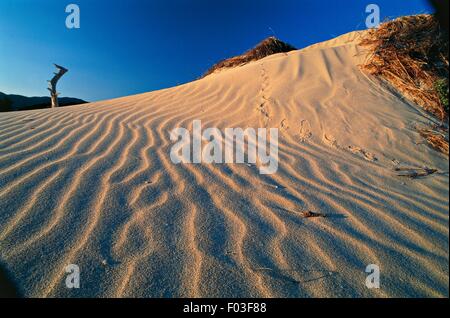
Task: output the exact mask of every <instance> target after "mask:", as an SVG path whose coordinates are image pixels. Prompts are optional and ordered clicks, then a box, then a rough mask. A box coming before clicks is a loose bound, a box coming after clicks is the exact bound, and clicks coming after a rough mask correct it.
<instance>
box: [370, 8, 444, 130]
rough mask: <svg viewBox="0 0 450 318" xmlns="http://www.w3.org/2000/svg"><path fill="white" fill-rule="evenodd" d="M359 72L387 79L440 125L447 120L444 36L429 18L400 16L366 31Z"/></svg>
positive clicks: (442, 31) (430, 17) (435, 23)
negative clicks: (367, 51) (364, 57)
mask: <svg viewBox="0 0 450 318" xmlns="http://www.w3.org/2000/svg"><path fill="white" fill-rule="evenodd" d="M361 44H362V45H365V46H368V47H369V49H371V50H373V52H372V54H371V55H370V57H369V59H368V61H367V63H366V64H365V65H363V69H365V70H366V71H368V72H369V73H370V74H372V75H376V76H379V77H381V78H383V79H385V80H387V81H388V82H389V83H390V84H391V85H392V86H394V87H395V88H396V89H397V90H398V91H399V92H401V93H402V94H403V95H404V96H405V97H406V98H408V99H409V100H411V101H412V102H414V103H416V104H417V105H419V106H421V107H423V108H424V109H425V110H426V111H428V112H430V113H432V114H433V115H435V116H436V117H437V118H439V119H440V120H441V121H442V122H444V121H445V120H447V119H448V76H449V73H448V33H446V32H445V31H444V30H443V29H442V28H441V27H440V25H439V22H438V20H437V19H436V17H435V16H433V15H427V14H422V15H415V16H406V17H401V18H398V19H395V20H392V21H388V22H385V23H383V24H382V25H380V27H379V28H377V29H373V30H370V31H368V32H367V36H365V37H364V39H363V40H362V42H361Z"/></svg>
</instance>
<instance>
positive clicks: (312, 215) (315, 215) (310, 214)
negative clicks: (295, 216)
mask: <svg viewBox="0 0 450 318" xmlns="http://www.w3.org/2000/svg"><path fill="white" fill-rule="evenodd" d="M300 214H301V215H302V216H303V217H304V218H319V217H321V218H326V217H327V216H326V215H325V214H322V213H316V212H312V211H302V212H300Z"/></svg>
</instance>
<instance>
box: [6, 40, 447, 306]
mask: <svg viewBox="0 0 450 318" xmlns="http://www.w3.org/2000/svg"><path fill="white" fill-rule="evenodd" d="M360 36H361V33H359V32H354V33H350V34H346V35H344V36H341V37H339V38H337V39H334V40H331V41H328V42H324V43H320V44H317V45H314V46H312V47H309V48H306V49H303V50H299V51H293V52H290V53H288V54H277V55H273V56H270V57H267V58H265V59H263V60H260V61H257V62H253V63H250V64H248V65H246V66H243V67H238V68H235V69H230V70H224V71H221V72H220V73H216V74H212V75H210V76H208V77H206V78H204V79H202V80H199V81H195V82H192V83H188V84H185V85H181V86H178V87H174V88H170V89H166V90H161V91H155V92H150V93H146V94H141V95H136V96H129V97H123V98H118V99H114V100H109V101H101V102H96V103H91V104H86V105H80V106H73V107H66V108H59V109H44V110H35V111H25V112H11V113H2V114H0V261H1V262H2V263H3V264H4V266H6V267H7V270H8V272H10V273H11V274H12V276H13V278H14V280H15V281H16V283H17V284H18V287H19V288H20V291H21V293H22V294H23V295H25V296H34V297H80V296H88V297H185V296H188V297H225V296H226V297H253V296H258V297H421V296H426V297H448V296H449V291H448V288H449V287H448V284H449V242H448V240H449V226H448V222H449V202H448V194H449V175H448V158H447V157H446V156H444V155H442V154H440V153H438V152H436V151H434V150H432V149H430V148H429V147H428V146H427V145H426V144H425V143H424V141H423V140H422V138H421V137H420V136H419V134H418V132H417V129H416V128H417V127H418V126H420V125H424V126H425V125H427V124H429V123H430V121H432V118H430V117H429V116H428V115H426V114H424V113H423V112H422V111H421V110H420V109H419V108H418V107H416V106H414V105H411V104H410V103H408V102H407V101H405V100H403V99H402V98H401V97H400V96H399V95H398V94H396V93H395V92H394V91H393V90H391V89H389V88H388V87H387V86H386V85H383V84H382V83H380V82H378V81H376V80H375V79H374V78H372V77H369V76H366V75H365V74H364V73H362V72H361V71H360V69H359V67H358V65H359V64H361V63H363V62H364V59H365V58H366V55H367V54H366V52H364V50H363V48H361V47H359V46H358V45H357V43H358V38H359V37H360ZM195 119H200V120H202V124H203V128H208V127H218V128H220V129H221V130H222V131H223V130H224V129H225V128H226V127H242V128H247V127H254V128H257V127H275V128H279V129H280V133H279V152H280V155H279V170H278V172H277V173H276V174H274V175H261V174H259V171H258V167H257V166H255V165H247V164H239V165H238V164H202V165H174V164H173V163H172V162H171V160H170V156H169V154H170V148H171V146H172V144H173V143H172V142H171V141H170V131H171V130H172V129H174V128H176V127H186V128H190V127H191V126H192V121H193V120H195ZM424 166H426V167H428V168H434V169H437V170H438V172H437V173H435V174H433V175H430V176H427V177H423V178H417V179H410V178H405V177H400V176H398V175H397V174H398V173H397V172H395V171H394V170H395V167H424ZM303 211H313V212H315V213H322V214H325V215H326V216H327V217H325V218H322V217H318V218H306V217H304V215H303V214H302V212H303ZM68 264H77V265H79V267H80V270H81V288H80V289H67V288H66V286H65V278H66V273H65V267H66V266H67V265H68ZM369 264H377V265H379V267H380V270H381V288H380V289H368V288H367V287H366V285H365V280H366V275H367V274H366V273H365V269H366V266H367V265H369Z"/></svg>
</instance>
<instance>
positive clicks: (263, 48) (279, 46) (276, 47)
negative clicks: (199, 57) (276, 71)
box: [202, 36, 296, 77]
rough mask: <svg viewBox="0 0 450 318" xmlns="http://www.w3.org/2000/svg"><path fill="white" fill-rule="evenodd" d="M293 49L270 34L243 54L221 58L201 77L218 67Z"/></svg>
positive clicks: (234, 64) (244, 62)
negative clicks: (221, 59)
mask: <svg viewBox="0 0 450 318" xmlns="http://www.w3.org/2000/svg"><path fill="white" fill-rule="evenodd" d="M294 50H296V48H295V47H293V46H292V45H290V44H287V43H284V42H283V41H280V40H278V39H277V38H275V37H273V36H271V37H269V38H267V39H265V40H264V41H262V42H261V43H259V44H258V45H257V46H255V47H254V48H253V49H251V50H249V51H247V52H245V53H244V54H242V55H239V56H236V57H232V58H229V59H226V60H223V61H221V62H219V63H217V64H215V65H213V66H212V67H211V68H210V69H209V70H208V71H206V73H205V74H203V76H202V77H205V76H208V75H210V74H212V73H214V72H216V71H218V70H220V69H225V68H232V67H236V66H242V65H244V64H247V63H249V62H252V61H257V60H260V59H262V58H265V57H266V56H269V55H272V54H277V53H286V52H290V51H294Z"/></svg>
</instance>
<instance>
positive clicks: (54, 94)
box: [48, 64, 69, 108]
mask: <svg viewBox="0 0 450 318" xmlns="http://www.w3.org/2000/svg"><path fill="white" fill-rule="evenodd" d="M55 67H56V68H57V70H58V72H55V73H54V74H55V76H53V78H52V79H51V80H50V81H48V86H49V87H48V90H49V91H50V96H51V99H52V108H55V107H58V106H59V104H58V94H59V93H58V92H57V91H56V84H58V81H59V79H60V78H61V77H62V76H63V75H64V74H66V73H67V72H68V71H69V70H68V69H66V68H64V67H62V66H59V65H57V64H55Z"/></svg>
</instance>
